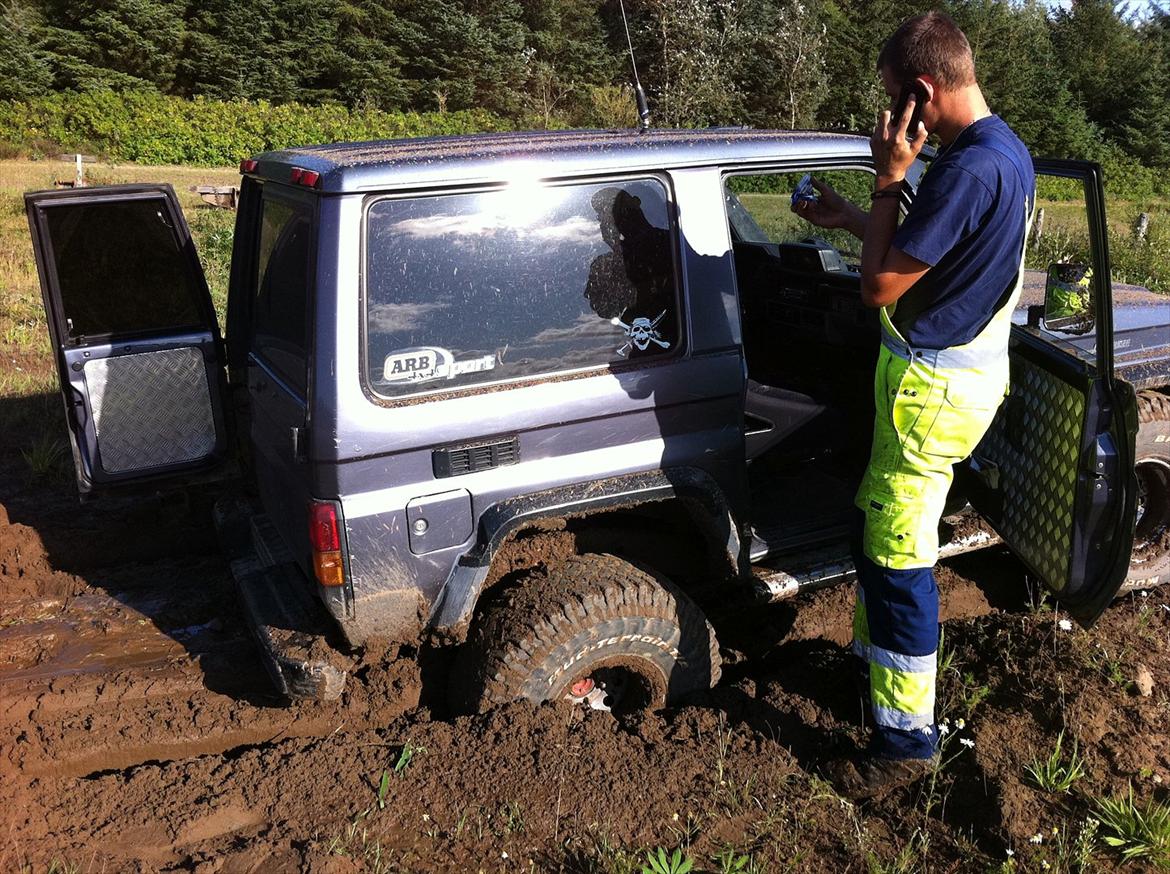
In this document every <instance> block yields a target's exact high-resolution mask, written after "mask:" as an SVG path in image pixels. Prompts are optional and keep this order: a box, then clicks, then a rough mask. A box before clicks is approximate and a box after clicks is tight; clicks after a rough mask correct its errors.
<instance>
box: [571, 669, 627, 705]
mask: <svg viewBox="0 0 1170 874" xmlns="http://www.w3.org/2000/svg"><path fill="white" fill-rule="evenodd" d="M628 685H629V677H627V676H626V674H625V671H622V670H617V669H613V668H601V669H599V670H596V671H594V672H592V673H591V674H589V675H588V676H585V677H581V678H580V679H578V680H576V681H575V682H574V683H573V684H572V685H571V686H570V687H569V691H568V693H567V694H566V695H565V698H566V700H568V701H570V702H572V703H573V704H576V705H587V706H588V707H589V708H590V709H592V710H605V711H611V710H613V708H614V707H616V706H618V705H619V704H620V703H621V701H622V698H623V696H624V694H625V692H626V687H627V686H628Z"/></svg>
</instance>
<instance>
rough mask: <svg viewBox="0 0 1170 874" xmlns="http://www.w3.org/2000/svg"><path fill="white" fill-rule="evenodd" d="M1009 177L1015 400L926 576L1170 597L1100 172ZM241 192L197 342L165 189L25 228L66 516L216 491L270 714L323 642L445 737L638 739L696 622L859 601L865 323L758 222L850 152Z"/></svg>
mask: <svg viewBox="0 0 1170 874" xmlns="http://www.w3.org/2000/svg"><path fill="white" fill-rule="evenodd" d="M928 162H929V156H926V157H925V160H924V162H920V163H919V165H918V166H916V168H915V171H914V173H913V174H912V179H911V180H910V182H911V183H914V182H916V181H917V179H919V178H920V177H921V173H922V172H924V171H925V167H926V166H927V163H928ZM1036 170H1037V174H1038V178H1039V179H1040V185H1041V188H1040V191H1041V198H1042V203H1041V205H1047V207H1048V212H1049V216H1048V221H1047V224H1048V227H1049V229H1048V230H1046V231H1045V232H1044V233H1045V236H1044V237H1042V238H1041V239H1039V240H1036V241H1035V243H1034V244H1032V245H1030V247H1029V266H1030V267H1032V266H1035V267H1036V269H1029V271H1028V277H1029V283H1028V287H1027V289H1026V292H1025V296H1024V298H1023V300H1022V302H1021V305H1020V307H1019V309H1018V310H1017V312H1016V325H1015V326H1014V327H1013V329H1012V339H1011V356H1012V387H1011V393H1010V396H1009V397H1008V398H1007V399H1006V401H1005V402H1004V404H1003V406H1002V407H1001V409H1000V412H999V415H998V418H997V419H996V421H995V424H994V426H993V427H992V429H991V431H990V433H989V434H988V435H987V437H986V438H985V439H984V441H983V442H982V444H981V445H980V446H979V448H978V450H977V451H976V452H975V453H974V455H973V456H972V458H971V459H970V460H969V462H967V463H966V464H964V465H962V466H961V467H962V469H961V470H959V471H958V472H957V477H956V485H955V489H954V491H953V493H952V498H953V500H952V501H951V506H950V507H949V508H948V512H949V513H951V514H953V515H948V517H947V519H946V520H944V525H943V529H944V530H943V534H944V542H945V545H944V547H943V551H944V554H953V553H956V552H961V551H964V550H967V549H973V548H976V547H980V546H985V545H987V544H990V543H993V542H997V541H1002V542H1003V543H1005V544H1006V545H1007V546H1008V547H1010V549H1011V550H1012V551H1014V553H1015V554H1016V555H1017V556H1018V557H1019V559H1020V560H1021V561H1022V562H1023V563H1024V565H1025V566H1026V567H1027V569H1028V571H1029V573H1030V575H1031V576H1032V577H1033V578H1034V579H1036V580H1039V581H1042V582H1043V583H1044V584H1045V585H1046V586H1048V587H1049V588H1050V589H1051V590H1052V591H1053V592H1055V593H1056V595H1057V597H1058V598H1059V599H1060V601H1061V602H1062V604H1063V606H1064V608H1065V609H1066V610H1068V612H1069V613H1071V614H1072V615H1073V616H1075V617H1076V618H1078V619H1079V620H1080V621H1082V622H1083V623H1085V624H1088V623H1091V622H1092V621H1094V620H1095V619H1096V617H1097V616H1098V615H1099V614H1100V613H1101V611H1102V610H1104V609H1105V607H1106V605H1107V604H1108V603H1109V602H1110V601H1111V600H1112V599H1113V598H1114V597H1115V596H1116V595H1117V594H1118V592H1119V591H1120V590H1122V588H1123V587H1126V586H1128V587H1145V586H1153V585H1156V584H1159V583H1164V582H1167V581H1168V580H1170V539H1168V538H1170V526H1168V520H1170V488H1168V482H1170V423H1168V419H1170V396H1168V395H1167V394H1166V390H1167V386H1170V366H1168V362H1170V299H1168V298H1166V297H1163V296H1158V295H1155V294H1151V293H1150V292H1147V291H1145V290H1142V289H1136V288H1133V287H1127V288H1125V289H1122V290H1116V297H1115V289H1114V288H1112V287H1111V283H1110V278H1109V277H1110V267H1109V253H1108V249H1107V246H1106V236H1105V213H1104V198H1103V194H1102V188H1101V173H1100V170H1099V168H1097V167H1096V166H1094V165H1091V164H1087V163H1077V162H1071V161H1062V162H1058V161H1040V160H1038V161H1036ZM241 172H242V177H243V179H242V189H241V192H240V199H239V209H238V217H237V221H236V230H235V244H234V251H233V258H232V265H231V280H230V292H229V296H228V303H227V317H226V325H227V328H226V342H224V341H223V340H221V337H220V331H219V328H218V326H217V321H216V313H215V310H214V309H213V306H212V302H211V299H210V296H209V294H208V289H207V286H206V284H205V281H204V277H203V274H202V272H201V269H200V265H199V260H198V258H197V256H196V252H195V248H194V245H193V243H192V240H191V236H190V234H189V232H188V229H187V225H186V224H185V222H184V219H183V215H182V213H181V212H180V210H179V207H178V205H177V202H176V199H175V195H174V192H173V191H172V190H171V189H170V188H169V187H168V186H165V185H127V186H115V187H108V188H86V189H77V190H72V191H54V192H48V191H47V192H36V193H30V194H28V195H27V198H26V199H27V208H28V216H29V222H30V225H31V229H32V235H33V239H34V241H35V249H36V257H37V265H38V269H39V271H40V277H41V282H42V286H43V290H44V298H45V304H46V307H47V309H48V312H49V314H50V318H49V325H50V328H51V332H52V338H53V344H54V349H55V353H56V357H57V363H58V366H59V368H60V375H61V391H62V393H63V395H64V399H65V410H66V415H67V418H68V423H69V429H70V433H71V435H72V446H73V455H74V461H75V463H76V467H77V480H78V485H79V487H80V490H81V492H82V494H83V496H92V495H97V494H99V493H109V492H115V491H117V490H125V489H128V488H138V489H141V488H149V489H161V488H164V487H168V486H174V485H182V486H185V487H193V486H194V485H195V484H201V485H200V487H201V488H208V487H210V488H214V489H216V490H219V492H220V493H221V495H222V496H221V499H220V500H219V502H218V504H217V505H216V514H217V523H218V524H219V527H220V531H221V535H222V539H223V544H224V548H225V550H226V551H227V553H228V555H229V557H230V558H231V560H232V568H233V572H234V574H235V575H236V577H237V579H238V581H239V585H240V591H241V593H242V597H243V601H244V603H245V604H246V606H247V608H248V613H249V615H250V616H251V617H252V620H253V621H254V623H255V629H256V631H257V634H258V636H259V638H260V641H261V643H262V644H263V648H264V652H265V653H266V658H267V659H268V660H269V662H270V665H269V666H270V668H271V670H272V672H273V676H274V679H275V680H276V682H277V683H278V685H279V686H280V688H281V689H282V690H283V691H284V692H285V693H287V694H288V695H289V696H291V697H333V696H336V695H337V694H339V693H340V691H341V686H342V682H343V680H344V670H343V663H342V662H339V661H338V660H337V659H336V658H335V655H336V648H337V647H345V646H350V647H356V646H359V645H362V644H364V643H368V642H370V641H372V640H374V639H378V640H385V641H390V642H397V643H401V644H411V645H414V644H417V643H418V642H419V641H421V640H424V639H425V640H429V641H432V642H438V643H439V644H450V645H452V646H455V647H457V650H456V652H455V654H454V656H453V658H452V659H451V661H452V667H451V671H450V674H449V676H450V683H449V685H450V688H451V695H452V697H453V698H454V700H455V701H456V702H457V703H458V704H459V705H461V706H464V707H468V708H475V707H482V706H487V705H490V704H492V703H494V702H499V701H503V700H507V699H511V698H515V697H527V698H530V699H533V700H544V699H549V698H562V697H569V698H571V699H574V700H577V701H579V702H587V703H588V704H590V705H592V706H596V707H608V706H611V705H614V706H616V705H617V704H619V703H621V704H623V705H624V706H647V705H650V706H657V705H661V704H663V703H667V702H673V701H676V700H678V699H679V698H680V697H681V696H684V695H686V694H687V693H690V692H693V691H695V690H700V689H705V688H707V687H709V686H711V685H712V684H713V683H714V682H715V681H716V680H717V679H718V678H719V674H720V655H719V648H718V646H717V643H716V639H715V633H714V631H713V629H712V626H711V624H710V623H709V622H708V620H707V618H706V616H705V615H704V612H703V609H702V608H701V607H700V606H699V605H700V604H704V605H707V606H709V605H710V604H711V603H712V602H713V600H714V603H715V604H717V605H720V606H726V604H728V603H733V602H734V603H742V604H743V605H744V606H745V608H746V609H751V605H752V604H755V603H759V601H761V600H763V601H767V600H778V599H781V598H785V597H789V596H792V595H795V594H797V593H798V592H801V591H802V590H805V589H809V588H814V587H818V586H822V585H826V584H829V583H832V582H837V581H842V580H846V579H849V578H850V576H851V572H852V569H851V567H850V564H849V559H848V549H847V547H846V542H847V538H848V535H849V530H850V524H851V518H852V512H853V511H852V509H851V501H852V498H853V492H854V489H855V485H856V483H857V481H858V479H859V476H860V473H861V470H862V468H863V466H864V464H865V459H866V456H867V453H868V448H869V442H870V439H871V438H870V435H871V431H872V424H871V422H872V416H873V408H874V404H873V397H872V372H873V364H874V361H875V358H876V353H877V349H878V344H879V331H878V321H877V318H876V314H875V312H874V311H872V310H869V309H867V308H866V307H864V306H863V305H862V303H861V299H860V294H859V275H858V272H857V268H856V266H855V262H856V260H857V243H856V241H852V240H850V239H846V238H844V237H841V236H838V235H835V234H829V235H822V236H810V234H812V233H813V232H814V229H812V228H810V227H809V226H807V225H805V224H803V223H802V222H801V221H800V220H799V219H797V218H796V217H795V216H794V215H793V214H792V213H791V211H790V209H789V203H790V196H791V193H792V191H793V190H794V188H795V187H796V184H797V181H798V180H799V179H800V177H801V176H802V175H803V174H804V173H806V172H813V173H816V174H818V175H819V176H821V177H823V178H825V179H828V180H830V181H831V182H832V183H833V184H834V185H835V186H836V187H837V189H838V190H839V191H841V192H842V193H844V194H845V195H847V196H853V197H855V198H858V199H860V198H865V201H866V203H868V197H867V193H868V191H869V189H870V186H871V184H872V183H871V176H872V168H871V162H870V155H869V145H868V142H867V140H866V139H865V138H863V137H859V136H852V135H837V134H825V133H802V132H767V131H751V130H705V131H667V130H660V131H646V132H638V131H583V132H582V131H568V132H556V133H539V134H493V135H485V136H471V137H456V138H437V139H426V140H410V141H392V142H373V143H357V144H337V145H323V146H314V147H305V148H297V149H290V150H287V151H281V152H271V153H266V154H262V155H260V156H258V157H256V158H254V159H250V160H247V161H244V162H243V164H242V167H241ZM913 188H914V185H913V184H911V185H908V186H907V193H906V195H905V197H906V205H908V204H909V202H910V200H911V198H912V197H913ZM1046 197H1047V198H1050V199H1044V198H1046ZM1061 216H1062V217H1063V218H1060V217H1061ZM1058 218H1060V222H1062V223H1063V224H1061V226H1060V227H1057V226H1056V225H1057V219H1058ZM1078 247H1079V248H1078ZM1049 260H1051V261H1054V262H1056V263H1054V264H1053V269H1052V270H1051V271H1050V270H1049V263H1048V261H1049ZM1033 261H1038V262H1039V263H1036V264H1035V265H1033V264H1032V262H1033ZM1085 268H1090V269H1088V270H1086V269H1085ZM1070 275H1072V276H1075V278H1076V279H1078V280H1079V281H1080V283H1081V284H1080V286H1079V288H1080V289H1081V290H1082V291H1083V292H1084V293H1083V294H1079V295H1070V294H1069V293H1068V291H1069V288H1070V280H1069V276H1070ZM1049 276H1050V277H1051V280H1050V281H1048V282H1046V279H1047V278H1049ZM1086 278H1087V279H1088V282H1087V283H1086V282H1085V279H1086ZM1053 289H1057V290H1060V289H1063V292H1064V293H1063V294H1062V295H1056V294H1054V292H1053ZM1046 291H1047V294H1046ZM1046 298H1047V302H1046ZM1070 300H1073V301H1074V303H1075V302H1077V301H1079V303H1076V305H1075V306H1072V307H1071V308H1070V304H1069V301H1070ZM208 483H212V484H213V485H211V486H208V485H207V484H208ZM963 508H967V509H966V510H965V511H964V509H963ZM971 508H973V510H972V509H971ZM697 588H701V589H702V592H697V591H696V589H697ZM751 592H754V593H756V595H757V599H756V600H753V599H752V598H749V597H747V596H746V595H745V593H751ZM327 641H328V642H327Z"/></svg>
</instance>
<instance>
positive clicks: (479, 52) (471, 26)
mask: <svg viewBox="0 0 1170 874" xmlns="http://www.w3.org/2000/svg"><path fill="white" fill-rule="evenodd" d="M395 13H396V14H395V20H394V24H393V37H392V38H393V40H394V42H395V44H397V45H398V46H401V50H402V54H403V63H402V73H403V76H404V78H405V79H406V80H407V82H408V85H407V92H408V100H409V102H410V104H411V106H413V107H414V108H416V109H424V108H426V109H436V108H438V109H448V108H450V109H465V108H472V107H479V108H484V109H490V110H493V111H497V112H505V113H512V112H515V111H516V110H517V109H518V107H519V104H520V85H521V83H522V82H523V80H524V55H523V49H524V28H523V25H522V24H521V23H520V8H519V6H518V5H517V4H516V3H515V2H513V0H499V2H487V0H484V2H479V0H465V2H462V3H460V2H456V0H401V2H399V3H398V4H396V6H395Z"/></svg>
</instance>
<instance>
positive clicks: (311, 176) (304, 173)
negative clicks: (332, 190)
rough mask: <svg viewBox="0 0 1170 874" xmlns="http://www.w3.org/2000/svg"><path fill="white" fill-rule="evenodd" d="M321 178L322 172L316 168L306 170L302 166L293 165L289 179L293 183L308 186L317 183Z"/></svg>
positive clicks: (310, 186)
mask: <svg viewBox="0 0 1170 874" xmlns="http://www.w3.org/2000/svg"><path fill="white" fill-rule="evenodd" d="M320 178H321V174H320V173H318V172H317V171H316V170H304V169H302V168H300V167H293V168H292V170H290V171H289V174H288V181H289V182H291V183H292V184H293V185H304V186H306V187H308V188H312V187H313V186H314V185H316V184H317V180H318V179H320Z"/></svg>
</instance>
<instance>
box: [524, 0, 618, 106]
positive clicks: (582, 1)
mask: <svg viewBox="0 0 1170 874" xmlns="http://www.w3.org/2000/svg"><path fill="white" fill-rule="evenodd" d="M520 8H521V24H522V25H523V26H524V29H525V31H526V38H525V47H524V49H523V60H524V72H525V82H524V96H525V105H526V107H527V109H528V110H529V111H530V112H533V113H534V114H536V115H537V116H539V117H540V119H541V121H542V122H543V123H544V124H545V125H546V126H548V125H549V124H551V123H552V121H553V119H554V116H555V115H557V114H562V115H569V116H571V117H578V116H579V115H580V114H581V112H582V111H583V110H584V108H585V106H586V104H587V103H588V97H589V89H590V87H591V86H598V85H607V84H609V83H610V82H611V81H612V80H613V78H614V77H615V75H617V74H618V72H619V70H621V69H622V66H623V65H624V64H625V63H626V59H625V56H624V53H620V52H617V51H614V50H612V49H610V47H609V45H608V44H607V34H606V30H605V22H604V21H603V19H602V16H601V7H600V5H599V4H598V3H597V2H596V0H523V2H522V3H521V4H520Z"/></svg>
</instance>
